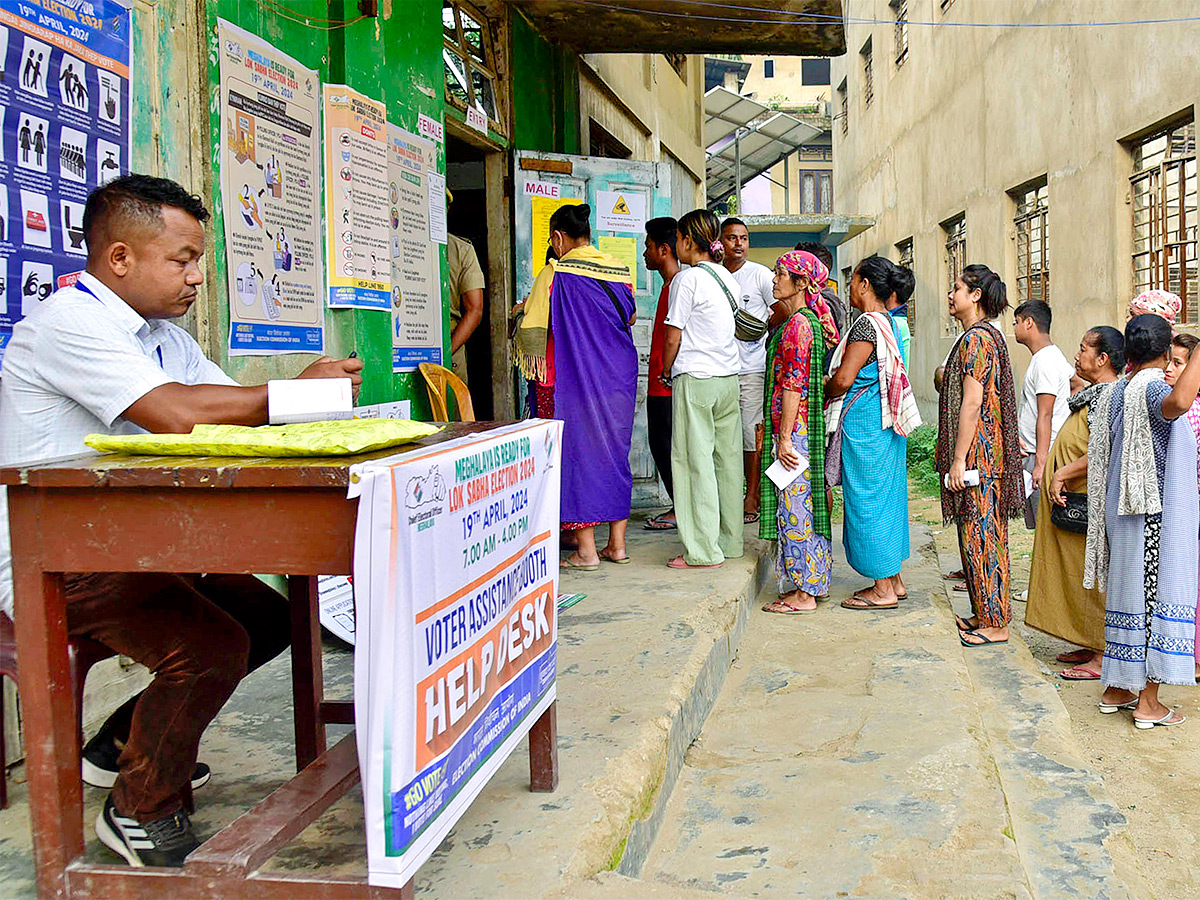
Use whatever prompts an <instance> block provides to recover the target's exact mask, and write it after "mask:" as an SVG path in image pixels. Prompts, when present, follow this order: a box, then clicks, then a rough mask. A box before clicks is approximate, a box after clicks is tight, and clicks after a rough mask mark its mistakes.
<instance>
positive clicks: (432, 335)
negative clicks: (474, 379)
mask: <svg viewBox="0 0 1200 900" xmlns="http://www.w3.org/2000/svg"><path fill="white" fill-rule="evenodd" d="M388 149H389V154H390V155H389V158H388V179H389V181H388V204H389V206H388V216H389V218H390V220H391V221H390V222H389V224H390V226H391V235H392V241H391V254H390V255H391V258H392V371H393V372H411V371H413V370H414V369H416V368H417V366H418V365H420V364H421V363H423V362H429V363H434V364H436V365H441V364H442V277H441V276H442V269H441V257H440V255H439V253H438V245H437V244H436V243H435V242H434V241H433V238H432V235H431V232H430V224H431V223H430V218H429V192H430V190H431V188H430V178H429V176H430V175H431V174H436V172H437V147H436V145H435V144H434V143H433V141H429V140H426V139H425V138H423V137H419V136H417V135H415V134H411V133H410V132H407V131H404V130H402V129H400V128H397V127H396V126H395V125H392V126H390V128H389V131H388ZM443 196H444V194H443Z"/></svg>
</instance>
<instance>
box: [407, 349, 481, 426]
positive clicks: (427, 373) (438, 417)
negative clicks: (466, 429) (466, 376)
mask: <svg viewBox="0 0 1200 900" xmlns="http://www.w3.org/2000/svg"><path fill="white" fill-rule="evenodd" d="M417 368H418V369H420V370H421V375H422V376H424V378H425V387H426V388H428V390H429V405H430V406H431V407H432V408H433V419H434V421H435V422H449V421H450V413H449V411H448V409H447V407H446V388H447V386H449V387H450V389H451V390H453V391H454V398H455V399H456V400H457V401H458V413H459V416H458V417H459V421H462V422H474V421H475V407H474V406H472V405H471V392H470V391H469V390H467V386H466V384H464V383H463V380H462V379H461V378H459V377H458V376H457V375H455V374H454V373H453V372H451V371H450V370H449V369H447V368H446V367H445V366H438V365H434V364H433V363H421V364H420V365H418V366H417Z"/></svg>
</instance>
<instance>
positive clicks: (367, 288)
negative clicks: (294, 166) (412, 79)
mask: <svg viewBox="0 0 1200 900" xmlns="http://www.w3.org/2000/svg"><path fill="white" fill-rule="evenodd" d="M325 214H326V217H327V223H326V235H325V245H326V248H327V252H328V254H329V305H330V306H332V307H344V308H349V307H356V308H358V309H381V310H387V309H390V308H391V305H392V304H391V301H392V256H391V253H390V248H391V240H390V236H391V235H390V232H389V229H388V124H387V109H386V107H384V105H383V103H382V101H379V100H373V99H371V98H370V97H368V96H367V95H366V94H360V93H359V92H358V91H356V90H353V89H351V88H349V87H347V86H346V85H344V84H327V85H325Z"/></svg>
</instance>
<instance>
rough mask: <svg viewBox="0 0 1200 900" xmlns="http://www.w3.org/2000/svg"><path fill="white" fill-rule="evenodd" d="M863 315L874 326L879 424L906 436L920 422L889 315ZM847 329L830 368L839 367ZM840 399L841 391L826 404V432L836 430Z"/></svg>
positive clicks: (831, 432)
mask: <svg viewBox="0 0 1200 900" xmlns="http://www.w3.org/2000/svg"><path fill="white" fill-rule="evenodd" d="M863 315H865V316H870V318H871V324H872V325H874V326H875V357H876V359H877V361H878V362H879V404H880V413H881V415H882V418H883V427H884V428H885V429H886V428H891V429H892V430H893V431H895V432H896V434H898V435H900V436H902V437H907V436H908V435H910V434H912V432H913V429H915V428H916V427H917V426H918V425H920V424H921V412H920V410H919V409H918V408H917V398H916V396H915V395H914V394H913V389H912V385H911V384H910V383H909V380H908V371H907V370H906V369H905V368H904V356H903V354H902V353H901V351H900V345H899V344H898V343H897V342H896V335H895V334H894V333H893V331H892V317H891V316H890V315H888V314H887V313H884V312H869V313H863ZM851 331H853V328H852V327H851V328H847V329H846V334H845V336H844V337H843V338H842V340H841V342H840V343H838V345H837V349H835V350H834V351H833V358H832V360H831V362H830V371H833V370H836V369H837V368H838V367H839V366H841V364H842V357H844V356H845V355H846V343H847V341H848V339H849V337H850V333H851ZM844 401H845V394H843V395H842V396H841V397H836V398H834V399H833V400H831V401H829V403H828V404H827V405H826V407H825V433H826V434H833V433H834V432H836V431H837V428H838V423H839V422H840V421H841V418H842V405H843V402H844Z"/></svg>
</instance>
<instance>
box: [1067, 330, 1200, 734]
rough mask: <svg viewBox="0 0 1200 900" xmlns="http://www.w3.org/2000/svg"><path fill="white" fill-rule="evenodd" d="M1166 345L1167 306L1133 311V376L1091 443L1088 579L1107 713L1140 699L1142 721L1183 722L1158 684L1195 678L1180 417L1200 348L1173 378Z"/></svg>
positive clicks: (1193, 470)
mask: <svg viewBox="0 0 1200 900" xmlns="http://www.w3.org/2000/svg"><path fill="white" fill-rule="evenodd" d="M1170 347H1171V326H1170V324H1169V323H1168V322H1167V321H1166V320H1165V319H1163V318H1162V317H1160V316H1157V315H1154V314H1142V315H1138V316H1134V317H1133V318H1132V319H1130V320H1129V323H1128V324H1127V325H1126V326H1125V356H1126V358H1127V359H1128V360H1129V362H1130V364H1131V371H1130V375H1129V376H1128V377H1127V378H1123V379H1121V380H1120V381H1118V382H1116V384H1115V385H1114V386H1113V389H1112V390H1111V391H1109V392H1108V393H1106V394H1105V395H1104V396H1103V397H1101V398H1100V399H1099V401H1098V402H1097V404H1096V411H1095V414H1094V415H1093V417H1092V432H1091V436H1090V440H1089V442H1088V536H1087V551H1086V553H1087V555H1086V557H1085V564H1084V572H1083V583H1084V586H1085V587H1096V588H1099V589H1100V590H1107V601H1106V603H1105V613H1104V662H1103V665H1102V666H1101V669H1100V680H1101V681H1102V682H1103V683H1104V686H1105V691H1104V695H1103V697H1102V698H1101V700H1100V712H1102V713H1115V712H1118V711H1119V710H1122V709H1129V710H1133V721H1134V724H1135V725H1136V726H1137V727H1138V728H1142V729H1150V728H1153V727H1154V726H1155V725H1179V724H1182V722H1183V721H1184V717H1183V716H1182V715H1181V714H1180V713H1177V712H1175V711H1174V710H1172V709H1170V708H1169V707H1168V706H1166V705H1165V704H1163V703H1162V702H1161V701H1160V700H1159V699H1158V686H1159V685H1160V684H1194V683H1195V677H1196V672H1195V627H1196V625H1195V617H1196V596H1197V541H1196V533H1197V528H1198V527H1200V493H1198V491H1200V488H1198V484H1200V482H1198V480H1197V451H1196V438H1195V435H1194V434H1193V432H1192V429H1191V428H1190V427H1189V426H1188V424H1187V420H1186V419H1185V418H1184V416H1185V414H1186V413H1187V411H1188V409H1189V408H1190V407H1191V405H1192V403H1194V402H1195V400H1196V393H1197V388H1200V356H1193V357H1192V358H1191V359H1190V360H1188V363H1187V365H1186V366H1185V367H1184V369H1183V371H1182V372H1180V373H1179V375H1178V377H1177V378H1176V379H1175V386H1174V387H1172V386H1171V385H1170V384H1168V383H1167V381H1166V380H1165V376H1164V373H1163V369H1164V368H1165V367H1166V365H1167V363H1168V360H1169V356H1168V353H1169V352H1170ZM1160 548H1167V549H1168V550H1169V552H1167V553H1161V554H1160Z"/></svg>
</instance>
